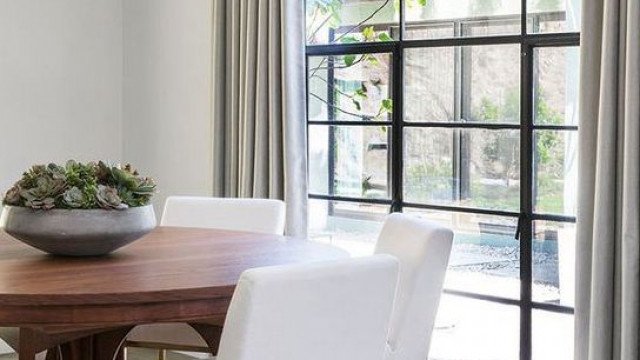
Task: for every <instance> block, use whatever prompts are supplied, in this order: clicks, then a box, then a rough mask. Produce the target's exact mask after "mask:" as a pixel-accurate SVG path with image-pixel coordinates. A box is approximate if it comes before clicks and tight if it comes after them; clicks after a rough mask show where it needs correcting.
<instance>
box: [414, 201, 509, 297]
mask: <svg viewBox="0 0 640 360" xmlns="http://www.w3.org/2000/svg"><path fill="white" fill-rule="evenodd" d="M404 211H405V212H406V213H410V214H414V215H417V216H420V217H422V218H425V219H427V220H430V221H435V222H438V223H440V224H442V225H444V226H446V227H448V228H450V229H452V230H453V232H454V234H455V237H454V243H453V249H452V251H451V258H450V260H449V270H448V272H447V277H446V280H445V288H447V289H454V290H461V291H467V292H471V293H478V294H486V295H494V296H502V297H505V298H512V299H517V298H518V297H519V295H520V280H519V279H520V265H519V259H520V242H519V241H517V240H516V239H515V233H516V226H517V219H516V218H511V217H503V216H493V215H481V214H469V213H456V212H444V211H433V210H421V209H415V208H405V209H404Z"/></svg>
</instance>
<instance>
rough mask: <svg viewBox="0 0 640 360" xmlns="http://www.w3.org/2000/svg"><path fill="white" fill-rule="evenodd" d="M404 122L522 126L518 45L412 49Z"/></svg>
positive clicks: (407, 63)
mask: <svg viewBox="0 0 640 360" xmlns="http://www.w3.org/2000/svg"><path fill="white" fill-rule="evenodd" d="M405 59H406V60H405V67H404V83H405V85H404V94H405V95H404V96H405V106H404V118H405V120H406V121H410V122H482V123H514V124H517V123H519V122H520V86H519V81H520V47H519V46H518V45H487V46H464V47H435V48H422V49H408V50H406V51H405Z"/></svg>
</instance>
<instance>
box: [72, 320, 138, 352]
mask: <svg viewBox="0 0 640 360" xmlns="http://www.w3.org/2000/svg"><path fill="white" fill-rule="evenodd" d="M131 329H133V326H127V327H122V328H120V329H115V330H111V331H108V332H104V333H100V334H97V335H94V336H93V348H94V360H116V358H117V357H119V355H120V354H121V350H122V345H123V344H124V341H125V339H126V338H127V335H128V334H129V332H130V331H131ZM65 360H66V359H65Z"/></svg>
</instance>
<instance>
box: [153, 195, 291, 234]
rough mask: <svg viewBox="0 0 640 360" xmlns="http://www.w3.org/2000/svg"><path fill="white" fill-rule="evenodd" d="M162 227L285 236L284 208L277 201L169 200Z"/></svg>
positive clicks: (174, 198)
mask: <svg viewBox="0 0 640 360" xmlns="http://www.w3.org/2000/svg"><path fill="white" fill-rule="evenodd" d="M160 225H161V226H180V227H199V228H215V229H224V230H237V231H250V232H257V233H265V234H278V235H282V234H283V233H284V226H285V204H284V202H283V201H280V200H274V199H244V198H212V197H197V196H170V197H168V198H167V200H166V202H165V205H164V212H163V213H162V219H161V220H160Z"/></svg>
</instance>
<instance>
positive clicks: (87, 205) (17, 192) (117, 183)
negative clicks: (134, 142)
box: [3, 160, 156, 210]
mask: <svg viewBox="0 0 640 360" xmlns="http://www.w3.org/2000/svg"><path fill="white" fill-rule="evenodd" d="M155 190H156V185H155V183H154V181H153V180H152V179H150V178H148V177H141V176H139V174H138V172H137V171H136V170H134V169H133V167H132V166H131V165H129V164H127V165H125V166H119V165H117V166H109V165H107V164H106V163H104V162H102V161H100V162H97V163H95V162H90V163H86V164H83V163H79V162H76V161H73V160H69V161H67V163H66V164H65V165H64V166H60V165H56V164H49V165H35V166H33V167H31V169H29V170H28V171H26V172H25V173H24V174H23V175H22V178H21V179H20V180H19V181H18V182H16V183H15V184H14V186H13V187H11V188H10V189H9V190H8V191H7V193H6V195H5V197H4V200H3V203H4V204H6V205H12V206H23V207H30V208H33V209H44V210H48V209H52V208H61V209H98V208H102V209H126V208H128V207H138V206H145V205H148V204H149V202H150V201H151V198H152V196H153V194H154V193H155Z"/></svg>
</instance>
